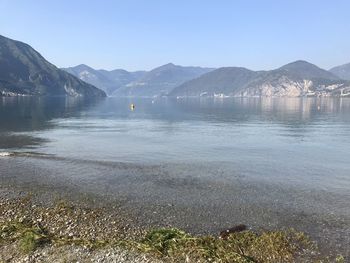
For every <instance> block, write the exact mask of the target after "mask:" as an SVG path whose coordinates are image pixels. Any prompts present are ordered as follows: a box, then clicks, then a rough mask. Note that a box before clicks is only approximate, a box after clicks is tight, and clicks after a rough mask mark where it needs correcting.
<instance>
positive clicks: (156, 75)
mask: <svg viewBox="0 0 350 263" xmlns="http://www.w3.org/2000/svg"><path fill="white" fill-rule="evenodd" d="M64 70H66V71H67V72H69V73H71V74H73V75H75V76H76V77H78V78H80V79H81V80H84V81H86V82H88V83H91V84H93V85H95V86H96V87H99V88H101V89H103V90H104V91H106V92H107V94H109V95H113V96H146V97H149V96H150V97H152V96H159V95H166V94H168V93H169V92H170V91H172V89H173V88H175V87H177V86H179V85H181V84H183V83H184V82H186V81H188V80H191V79H194V78H197V77H199V76H201V75H202V74H205V73H208V72H210V71H212V70H214V69H212V68H201V67H182V66H177V65H174V64H172V63H169V64H166V65H163V66H160V67H158V68H155V69H153V70H151V71H148V72H147V71H137V72H128V71H125V70H121V69H117V70H113V71H106V70H95V69H92V68H91V67H88V66H86V65H79V66H76V67H71V68H65V69H64Z"/></svg>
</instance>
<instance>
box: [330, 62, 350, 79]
mask: <svg viewBox="0 0 350 263" xmlns="http://www.w3.org/2000/svg"><path fill="white" fill-rule="evenodd" d="M329 71H330V72H332V73H333V74H334V75H337V76H338V77H339V78H341V79H346V80H350V63H348V64H345V65H341V66H338V67H334V68H331V69H330V70H329Z"/></svg>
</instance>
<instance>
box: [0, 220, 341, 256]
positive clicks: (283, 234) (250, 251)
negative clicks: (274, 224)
mask: <svg viewBox="0 0 350 263" xmlns="http://www.w3.org/2000/svg"><path fill="white" fill-rule="evenodd" d="M0 227H1V230H0V243H3V242H9V241H10V242H14V241H19V247H20V248H21V250H22V251H23V252H25V253H30V252H32V251H34V250H35V249H37V248H38V247H39V246H41V245H44V244H48V243H51V244H54V245H77V246H85V247H89V248H91V249H98V248H106V247H124V248H128V249H134V250H138V251H140V252H142V253H148V254H150V255H153V256H156V257H159V258H162V259H164V260H166V261H170V262H237V263H250V262H266V263H270V262H286V263H287V262H294V261H295V259H296V258H297V257H299V256H303V255H302V252H303V251H304V252H305V251H307V250H308V249H311V248H312V244H311V242H310V241H309V239H308V238H307V237H306V236H305V235H304V234H302V233H299V232H296V231H294V230H289V231H270V232H263V233H261V234H257V233H253V232H252V231H243V232H240V233H234V234H232V235H230V236H229V237H228V239H227V240H222V239H219V238H217V237H214V236H192V235H190V234H188V233H186V232H184V231H182V230H179V229H176V228H160V229H154V230H151V231H149V232H148V233H147V234H146V235H145V237H144V238H142V239H141V240H139V241H130V240H87V239H72V238H69V237H62V236H55V235H52V234H49V233H47V232H46V231H45V230H43V229H42V228H41V227H40V226H39V225H36V224H31V223H30V222H9V223H3V224H1V225H0ZM338 262H341V261H338Z"/></svg>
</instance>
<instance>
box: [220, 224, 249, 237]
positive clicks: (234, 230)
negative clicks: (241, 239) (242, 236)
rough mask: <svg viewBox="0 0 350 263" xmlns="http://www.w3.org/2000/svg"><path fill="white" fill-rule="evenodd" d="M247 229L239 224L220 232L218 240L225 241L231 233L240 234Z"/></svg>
mask: <svg viewBox="0 0 350 263" xmlns="http://www.w3.org/2000/svg"><path fill="white" fill-rule="evenodd" d="M247 229H248V228H247V226H246V225H243V224H240V225H237V226H234V227H232V228H228V229H225V230H223V231H221V232H220V238H221V239H227V238H228V236H229V235H231V234H233V233H237V232H242V231H244V230H247Z"/></svg>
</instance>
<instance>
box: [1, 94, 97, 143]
mask: <svg viewBox="0 0 350 263" xmlns="http://www.w3.org/2000/svg"><path fill="white" fill-rule="evenodd" d="M95 104H96V101H86V100H84V99H82V98H70V97H58V98H44V97H13V98H11V97H10V98H8V97H1V98H0V136H1V137H0V149H1V148H3V149H7V148H18V149H20V148H22V147H27V148H28V147H29V148H30V147H32V146H38V145H40V144H42V143H44V142H46V140H45V139H43V138H38V137H35V136H32V134H31V133H30V134H26V132H35V131H40V130H45V129H52V128H54V125H52V123H50V120H52V119H54V118H69V117H74V116H78V115H79V114H81V112H82V111H83V110H85V109H87V108H90V107H92V106H93V105H95Z"/></svg>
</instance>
